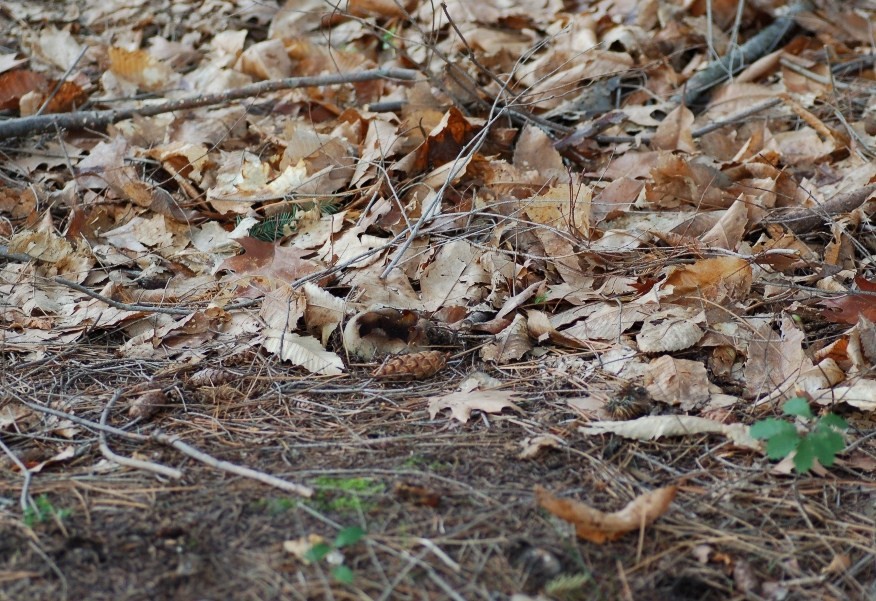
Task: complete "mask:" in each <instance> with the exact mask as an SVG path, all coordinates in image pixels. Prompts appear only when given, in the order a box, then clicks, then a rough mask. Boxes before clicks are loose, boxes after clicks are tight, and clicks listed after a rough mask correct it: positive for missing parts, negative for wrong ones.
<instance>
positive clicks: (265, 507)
mask: <svg viewBox="0 0 876 601" xmlns="http://www.w3.org/2000/svg"><path fill="white" fill-rule="evenodd" d="M298 503H299V501H298V500H297V499H288V498H285V497H275V498H273V499H259V500H258V501H255V502H254V503H253V509H256V510H258V511H264V512H266V513H267V514H268V515H280V514H282V513H286V512H287V511H290V510H292V509H296V508H297V507H298Z"/></svg>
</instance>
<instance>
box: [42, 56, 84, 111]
mask: <svg viewBox="0 0 876 601" xmlns="http://www.w3.org/2000/svg"><path fill="white" fill-rule="evenodd" d="M87 51H88V46H83V47H82V51H81V52H80V53H79V56H77V57H76V59H75V60H74V61H73V63H72V64H71V65H70V66H69V67H67V70H66V71H65V72H64V74H63V75H62V76H61V77H60V79H58V83H56V84H55V89H54V90H52V91H51V93H50V94H49V95H48V96H46V99H45V100H43V104H42V106H40V108H39V110H38V111H37V112H36V113H34V115H35V116H39V115H42V114H43V112H44V111H45V110H46V107H47V106H49V103H50V102H51V101H52V99H53V98H54V97H55V96H57V95H58V92H59V91H60V90H61V86H63V85H64V82H65V81H67V78H68V77H70V74H71V73H72V72H73V69H75V68H76V65H78V64H79V61H81V60H82V57H83V56H85V53H86V52H87Z"/></svg>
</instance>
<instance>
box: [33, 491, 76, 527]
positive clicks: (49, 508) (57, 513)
mask: <svg viewBox="0 0 876 601" xmlns="http://www.w3.org/2000/svg"><path fill="white" fill-rule="evenodd" d="M72 513H73V510H72V509H58V508H57V507H55V506H54V505H52V502H51V501H50V500H49V498H48V497H47V496H46V495H40V496H38V497H37V498H36V499H34V502H33V504H32V505H30V506H29V507H28V508H27V509H26V510H25V511H24V517H23V518H22V519H23V520H24V524H25V525H26V526H27V527H28V528H33V527H34V525H36V524H42V523H43V522H48V521H49V520H51V519H54V518H57V519H59V520H63V519H66V518H68V517H70V514H72Z"/></svg>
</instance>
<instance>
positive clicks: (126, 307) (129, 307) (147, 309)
mask: <svg viewBox="0 0 876 601" xmlns="http://www.w3.org/2000/svg"><path fill="white" fill-rule="evenodd" d="M52 281H54V282H57V283H58V284H61V285H63V286H67V287H68V288H72V289H73V290H78V291H79V292H81V293H83V294H87V295H88V296H90V297H91V298H96V299H97V300H99V301H102V302H104V303H106V304H108V305H109V306H110V307H115V308H116V309H121V310H122V311H142V312H144V313H166V314H168V315H191V314H192V312H194V311H197V310H198V309H192V308H189V309H178V308H174V307H158V306H155V305H137V304H131V303H122V302H119V301H117V300H113V299H111V298H109V297H107V296H104V295H103V294H99V293H97V292H95V291H93V290H91V289H89V288H86V287H85V286H83V285H82V284H77V283H76V282H72V281H70V280H68V279H65V278H62V277H61V276H55V277H54V278H52ZM256 302H258V301H257V299H247V300H244V301H240V302H238V303H232V304H230V305H228V306H226V307H225V308H224V309H225V310H226V311H233V310H234V309H243V308H245V307H251V306H252V305H254V304H255V303H256Z"/></svg>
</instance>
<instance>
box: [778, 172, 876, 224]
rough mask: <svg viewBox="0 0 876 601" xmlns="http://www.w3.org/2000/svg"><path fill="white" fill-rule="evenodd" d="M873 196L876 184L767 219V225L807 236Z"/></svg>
mask: <svg viewBox="0 0 876 601" xmlns="http://www.w3.org/2000/svg"><path fill="white" fill-rule="evenodd" d="M873 194H876V184H870V185H869V186H864V187H863V188H859V189H858V190H853V191H852V192H846V193H845V194H840V195H838V196H834V197H833V198H831V199H830V200H828V201H827V202H825V203H823V204H820V205H818V206H817V207H807V208H805V209H795V210H793V211H791V212H788V213H785V214H783V215H781V216H779V217H773V218H770V219H766V220H765V221H766V222H767V223H779V224H782V225H784V226H785V227H787V228H788V229H789V230H791V231H792V232H794V233H795V234H805V233H806V232H809V231H812V230H814V229H815V228H817V227H818V226H819V225H821V224H823V223H826V222H829V221H830V217H831V216H832V215H839V214H841V213H848V212H850V211H854V210H855V209H857V208H858V207H860V206H861V205H863V204H864V203H865V202H867V200H868V199H869V198H870V196H872V195H873Z"/></svg>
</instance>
